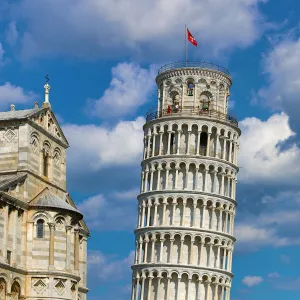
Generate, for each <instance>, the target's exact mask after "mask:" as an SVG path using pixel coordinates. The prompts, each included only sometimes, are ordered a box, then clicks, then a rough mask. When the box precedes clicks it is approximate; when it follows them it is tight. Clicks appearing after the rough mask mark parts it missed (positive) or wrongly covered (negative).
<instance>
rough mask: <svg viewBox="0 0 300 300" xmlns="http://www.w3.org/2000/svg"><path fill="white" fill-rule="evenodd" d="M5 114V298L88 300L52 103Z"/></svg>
mask: <svg viewBox="0 0 300 300" xmlns="http://www.w3.org/2000/svg"><path fill="white" fill-rule="evenodd" d="M44 88H45V100H44V103H43V104H42V107H39V106H38V104H37V103H35V105H34V107H33V108H30V109H26V110H17V109H15V106H14V105H11V109H10V111H7V112H0V300H8V299H9V300H17V299H24V300H25V299H31V300H40V299H53V300H57V299H76V300H86V299H87V298H86V294H87V292H88V289H87V287H86V276H87V239H88V237H89V235H90V232H89V229H88V227H87V226H86V224H85V222H84V220H83V215H82V214H81V213H80V212H79V211H78V210H77V208H76V206H75V204H74V202H73V200H72V198H71V196H70V195H69V193H68V191H67V190H66V150H67V148H68V147H69V144H68V141H67V139H66V138H65V136H64V134H63V132H62V130H61V128H60V126H59V124H58V122H57V120H56V118H55V115H54V113H53V111H52V110H51V105H50V103H49V90H50V86H49V85H48V83H46V85H45V87H44Z"/></svg>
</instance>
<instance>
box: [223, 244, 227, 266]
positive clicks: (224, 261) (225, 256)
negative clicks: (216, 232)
mask: <svg viewBox="0 0 300 300" xmlns="http://www.w3.org/2000/svg"><path fill="white" fill-rule="evenodd" d="M226 259H227V249H226V248H225V247H224V255H223V266H222V269H223V270H225V266H226Z"/></svg>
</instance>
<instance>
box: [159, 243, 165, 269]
mask: <svg viewBox="0 0 300 300" xmlns="http://www.w3.org/2000/svg"><path fill="white" fill-rule="evenodd" d="M164 241H165V239H163V238H162V239H160V255H159V260H160V262H161V263H162V262H163V261H164V260H163V250H164Z"/></svg>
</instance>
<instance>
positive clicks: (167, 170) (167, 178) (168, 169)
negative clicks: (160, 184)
mask: <svg viewBox="0 0 300 300" xmlns="http://www.w3.org/2000/svg"><path fill="white" fill-rule="evenodd" d="M170 170H171V168H170V167H169V166H166V183H165V189H166V190H167V189H168V188H169V172H170Z"/></svg>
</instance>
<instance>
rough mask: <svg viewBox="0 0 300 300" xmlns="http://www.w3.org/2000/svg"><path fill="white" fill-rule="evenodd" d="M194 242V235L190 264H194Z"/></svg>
mask: <svg viewBox="0 0 300 300" xmlns="http://www.w3.org/2000/svg"><path fill="white" fill-rule="evenodd" d="M194 242H195V239H194V237H192V238H191V251H190V259H189V262H190V264H191V265H192V264H194Z"/></svg>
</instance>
